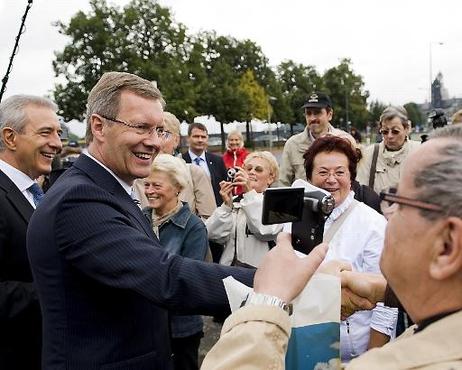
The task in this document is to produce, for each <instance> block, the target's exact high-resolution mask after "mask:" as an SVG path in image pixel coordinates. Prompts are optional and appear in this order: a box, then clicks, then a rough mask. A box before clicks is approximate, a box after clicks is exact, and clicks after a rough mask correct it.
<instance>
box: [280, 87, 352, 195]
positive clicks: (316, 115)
mask: <svg viewBox="0 0 462 370" xmlns="http://www.w3.org/2000/svg"><path fill="white" fill-rule="evenodd" d="M302 109H304V110H305V119H306V127H305V130H303V132H301V133H299V134H297V135H294V136H292V137H291V138H289V140H287V142H286V144H285V145H284V151H283V152H282V162H281V169H280V175H279V181H280V183H281V185H283V186H290V185H292V183H293V182H294V180H296V179H303V180H306V174H305V166H304V159H303V154H305V152H306V150H307V149H308V148H309V146H310V145H311V143H312V142H313V141H314V140H315V139H317V138H318V137H321V136H324V135H327V134H330V135H335V136H340V137H345V138H346V139H348V140H350V141H351V143H352V144H353V145H354V146H356V143H355V140H354V139H353V137H352V136H351V135H350V134H348V133H346V132H345V131H342V130H338V129H336V128H334V127H333V126H332V125H331V124H330V121H331V120H332V116H333V114H334V110H333V109H332V101H331V100H330V98H329V96H328V95H327V94H324V93H322V92H314V93H312V94H310V95H309V96H308V98H307V100H306V101H305V104H303V106H302Z"/></svg>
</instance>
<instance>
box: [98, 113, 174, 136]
mask: <svg viewBox="0 0 462 370" xmlns="http://www.w3.org/2000/svg"><path fill="white" fill-rule="evenodd" d="M100 116H101V117H103V118H104V119H107V120H108V121H112V122H115V123H120V124H121V125H124V126H127V127H130V128H132V129H134V130H135V132H136V133H137V134H138V135H140V136H150V135H152V134H153V133H154V132H156V135H157V137H158V138H159V139H165V140H166V139H168V138H169V137H170V135H171V132H169V131H166V130H165V129H164V128H163V127H151V126H149V125H147V124H146V123H128V122H125V121H122V120H120V119H117V118H109V117H106V116H103V115H102V114H100Z"/></svg>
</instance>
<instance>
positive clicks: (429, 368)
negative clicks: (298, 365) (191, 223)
mask: <svg viewBox="0 0 462 370" xmlns="http://www.w3.org/2000/svg"><path fill="white" fill-rule="evenodd" d="M413 332H414V327H412V328H409V329H408V330H407V331H406V332H405V333H404V334H403V335H401V336H400V337H399V338H397V339H396V340H395V341H393V342H390V343H388V344H386V345H385V346H383V347H381V348H376V349H373V350H370V351H368V352H366V353H364V354H363V355H361V356H360V357H358V358H357V359H355V360H353V361H351V362H350V363H349V364H346V365H345V366H346V367H345V368H344V369H345V370H411V369H412V370H418V369H422V370H423V369H424V370H461V369H462V311H459V312H457V313H454V314H452V315H450V316H447V317H445V318H443V319H441V320H438V321H437V322H435V323H433V324H431V325H429V326H428V327H427V328H425V330H423V331H422V332H419V333H417V334H413ZM289 335H290V320H289V316H288V315H287V313H285V312H284V311H283V310H281V309H280V308H277V307H269V306H246V307H243V308H241V309H239V310H238V311H236V312H235V313H233V314H232V315H231V316H230V317H229V318H228V319H227V320H226V321H225V324H224V325H223V329H222V332H221V337H220V340H219V341H218V342H217V343H216V344H215V346H214V347H213V348H212V349H211V350H210V352H209V353H208V354H207V356H206V357H205V359H204V362H203V364H202V367H201V370H212V369H213V370H224V369H227V370H228V369H233V370H263V369H265V370H266V369H275V370H280V369H284V359H285V352H286V349H287V343H288V340H289ZM307 345H309V343H307Z"/></svg>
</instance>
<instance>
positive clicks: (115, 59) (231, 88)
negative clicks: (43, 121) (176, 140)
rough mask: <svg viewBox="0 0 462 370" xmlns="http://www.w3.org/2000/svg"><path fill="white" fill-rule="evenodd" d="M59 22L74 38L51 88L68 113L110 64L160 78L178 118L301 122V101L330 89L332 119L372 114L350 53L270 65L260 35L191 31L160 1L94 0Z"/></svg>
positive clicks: (59, 56)
mask: <svg viewBox="0 0 462 370" xmlns="http://www.w3.org/2000/svg"><path fill="white" fill-rule="evenodd" d="M57 27H58V31H59V32H60V33H61V34H63V35H66V36H68V37H69V42H68V44H67V45H66V46H65V47H64V49H63V50H61V51H58V52H56V53H55V60H54V61H53V68H54V71H55V75H56V77H58V78H59V79H58V81H60V82H58V83H57V84H56V85H55V88H54V91H53V94H54V98H55V100H56V102H57V103H58V105H59V107H60V113H61V114H62V115H63V117H64V118H65V119H68V120H69V119H72V118H77V119H82V118H83V116H84V113H85V102H86V100H87V96H88V93H89V92H90V90H91V88H92V87H93V86H94V85H95V83H96V82H97V81H98V79H99V78H100V77H101V75H102V74H103V73H104V72H107V71H125V72H131V73H135V74H137V75H139V76H141V77H144V78H146V79H148V80H151V81H156V83H157V85H158V87H159V88H160V90H161V91H162V93H163V95H164V96H165V99H166V101H167V109H168V110H169V111H170V112H172V113H174V114H175V115H176V116H177V117H178V118H179V119H180V120H189V121H192V119H193V118H194V117H195V116H198V115H214V116H215V118H216V119H217V120H218V121H220V122H222V123H227V122H231V121H234V120H238V121H244V120H245V121H249V120H250V119H251V118H260V119H262V120H266V119H267V118H268V117H271V120H272V121H273V122H274V121H281V122H287V123H296V122H304V117H303V111H302V110H301V109H300V107H301V106H302V105H303V102H304V101H305V99H306V97H307V96H308V95H309V94H310V93H311V92H313V91H315V90H323V91H326V92H327V93H329V94H330V95H331V97H332V99H333V101H334V107H335V109H334V111H335V115H334V123H335V124H337V125H339V124H340V123H341V122H342V120H343V122H345V121H346V116H347V115H348V120H349V121H352V122H353V123H354V124H355V125H356V126H360V127H361V125H362V123H364V122H365V121H366V120H367V119H368V118H370V117H369V115H368V112H367V105H366V100H367V98H368V92H367V91H365V90H364V82H363V80H362V77H361V76H359V75H357V74H355V73H354V72H353V70H352V68H351V61H350V60H349V59H344V60H342V61H341V62H340V64H339V65H338V66H336V67H333V68H331V69H329V70H328V71H326V72H325V73H324V75H322V76H321V75H320V74H319V73H318V72H317V71H316V69H315V67H314V66H305V65H302V64H297V63H295V62H293V61H290V60H289V61H284V62H282V63H281V64H280V65H279V66H277V67H276V68H274V69H273V68H271V67H270V66H269V64H268V59H267V57H266V56H265V55H264V53H263V51H262V50H261V48H260V46H258V45H257V44H256V43H255V42H253V41H251V40H237V39H235V38H233V37H229V36H220V35H217V34H216V33H215V32H211V31H205V32H200V33H197V34H190V33H189V32H188V30H187V28H186V27H185V26H184V25H183V24H181V23H178V22H176V21H175V20H174V18H173V15H172V12H171V10H170V9H169V8H166V7H162V6H161V5H160V4H159V3H158V1H157V0H131V1H130V2H129V3H128V4H127V5H126V6H125V7H123V8H119V7H117V6H115V5H109V4H108V3H107V1H106V0H90V10H89V11H88V12H87V13H85V12H81V11H80V12H78V13H76V14H75V15H74V16H73V17H72V18H71V20H70V22H69V23H67V24H64V23H62V22H57ZM347 112H348V114H347ZM268 113H269V114H268Z"/></svg>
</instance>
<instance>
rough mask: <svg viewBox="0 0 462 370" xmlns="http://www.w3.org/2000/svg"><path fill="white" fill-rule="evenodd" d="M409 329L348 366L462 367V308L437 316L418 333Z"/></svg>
mask: <svg viewBox="0 0 462 370" xmlns="http://www.w3.org/2000/svg"><path fill="white" fill-rule="evenodd" d="M414 329H415V327H411V328H409V329H408V330H406V331H405V332H404V333H403V334H402V335H401V336H400V337H399V338H397V339H396V340H395V341H393V342H390V343H388V344H387V345H385V346H383V347H382V348H377V349H373V350H370V351H368V352H366V353H365V354H363V355H362V356H360V357H358V358H357V359H355V360H353V361H351V362H350V363H349V364H348V366H347V367H346V370H363V369H374V370H375V369H377V370H382V369H383V370H386V369H396V370H405V369H413V370H414V369H425V370H460V369H462V311H459V312H457V313H454V314H452V315H450V316H447V317H445V318H444V319H441V320H438V321H436V322H434V323H433V324H431V325H429V326H428V327H426V328H425V329H424V330H422V331H421V332H419V333H416V334H414Z"/></svg>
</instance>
